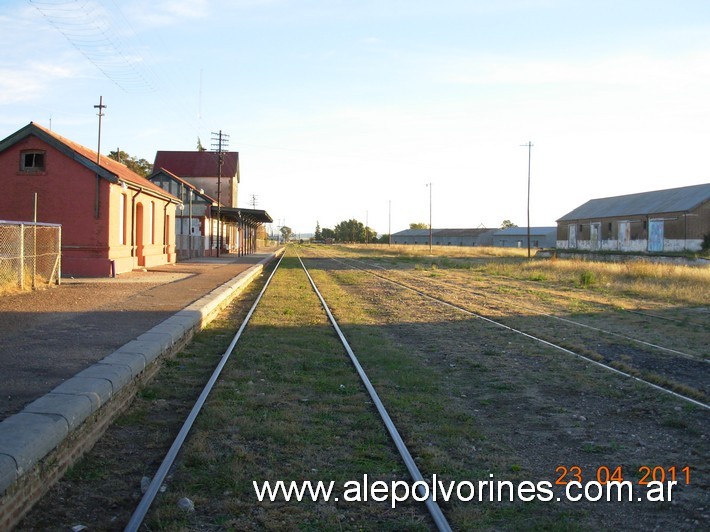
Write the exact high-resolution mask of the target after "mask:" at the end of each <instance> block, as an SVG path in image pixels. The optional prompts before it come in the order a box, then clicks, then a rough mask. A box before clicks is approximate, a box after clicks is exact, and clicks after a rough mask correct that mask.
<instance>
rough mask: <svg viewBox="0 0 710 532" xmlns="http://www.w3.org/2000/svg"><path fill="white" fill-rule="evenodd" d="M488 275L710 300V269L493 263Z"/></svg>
mask: <svg viewBox="0 0 710 532" xmlns="http://www.w3.org/2000/svg"><path fill="white" fill-rule="evenodd" d="M483 269H484V271H485V273H489V274H493V275H504V276H509V277H515V278H522V279H529V280H536V281H545V282H552V283H560V284H567V285H576V286H581V287H586V288H594V289H599V290H608V291H613V292H617V293H625V294H631V295H635V296H638V297H642V298H647V299H652V300H661V301H674V302H676V303H678V304H685V305H705V304H707V302H708V301H710V269H708V268H696V267H689V266H680V265H673V264H655V263H650V262H642V261H633V262H623V263H612V262H593V261H583V260H559V259H558V260H536V261H533V262H527V261H525V262H520V263H516V264H510V263H500V262H497V263H495V264H489V265H486V266H485V267H483Z"/></svg>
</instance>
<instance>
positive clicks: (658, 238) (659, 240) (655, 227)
mask: <svg viewBox="0 0 710 532" xmlns="http://www.w3.org/2000/svg"><path fill="white" fill-rule="evenodd" d="M648 250H649V251H663V220H649V222H648Z"/></svg>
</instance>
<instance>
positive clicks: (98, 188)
mask: <svg viewBox="0 0 710 532" xmlns="http://www.w3.org/2000/svg"><path fill="white" fill-rule="evenodd" d="M94 109H98V110H99V112H98V115H97V116H98V117H99V146H98V148H97V149H96V164H97V165H99V166H101V118H102V117H103V116H104V113H103V110H104V109H106V106H105V105H104V97H103V96H99V105H94ZM100 193H101V178H100V177H99V174H98V173H97V174H96V192H95V197H94V218H96V219H97V220H98V219H99V210H100V207H101V203H100V197H101V194H100Z"/></svg>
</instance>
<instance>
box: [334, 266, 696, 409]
mask: <svg viewBox="0 0 710 532" xmlns="http://www.w3.org/2000/svg"><path fill="white" fill-rule="evenodd" d="M331 260H334V261H336V262H338V259H334V258H331ZM340 262H342V261H340ZM351 268H355V269H357V270H361V271H363V272H365V273H367V274H370V275H373V276H375V277H379V278H380V279H383V280H385V281H387V282H390V283H393V284H396V285H398V286H401V287H402V288H406V289H407V290H411V291H413V292H415V293H416V294H419V295H420V296H422V297H424V298H427V299H431V300H432V301H436V302H437V303H439V304H442V305H445V306H447V307H450V308H453V309H455V310H458V311H459V312H463V313H464V314H468V315H469V316H472V317H474V318H478V319H480V320H483V321H485V322H487V323H490V324H492V325H496V326H498V327H502V328H503V329H507V330H508V331H511V332H514V333H516V334H520V335H522V336H524V337H526V338H529V339H530V340H534V341H536V342H539V343H541V344H543V345H546V346H548V347H552V348H553V349H557V350H558V351H562V352H563V353H566V354H568V355H572V356H574V357H577V358H579V359H581V360H584V361H586V362H588V363H590V364H593V365H596V366H599V367H600V368H604V369H606V370H607V371H611V372H612V373H616V374H617V375H621V376H622V377H626V378H629V379H632V380H635V381H636V382H640V383H642V384H645V385H646V386H650V387H651V388H653V389H655V390H658V391H660V392H664V393H667V394H669V395H672V396H674V397H676V398H678V399H682V400H683V401H686V402H689V403H692V404H694V405H696V406H700V407H702V408H706V409H709V410H710V404H707V403H703V402H702V401H698V400H696V399H693V398H692V397H688V396H686V395H683V394H680V393H678V392H674V391H673V390H669V389H668V388H664V387H662V386H659V385H658V384H654V383H652V382H650V381H647V380H645V379H642V378H640V377H636V376H635V375H631V374H630V373H626V372H625V371H621V370H619V369H616V368H615V367H612V366H608V365H606V364H603V363H602V362H599V361H597V360H594V359H592V358H589V357H586V356H584V355H582V354H580V353H576V352H574V351H572V350H570V349H567V348H566V347H562V346H560V345H557V344H555V343H552V342H549V341H548V340H544V339H543V338H539V337H537V336H534V335H532V334H529V333H526V332H525V331H521V330H519V329H516V328H514V327H510V326H509V325H505V324H504V323H501V322H498V321H496V320H493V319H491V318H487V317H486V316H483V315H481V314H477V313H475V312H472V311H470V310H468V309H465V308H463V307H460V306H458V305H454V304H453V303H449V302H448V301H446V300H444V299H441V298H438V297H435V296H432V295H430V294H427V293H425V292H422V291H421V290H419V289H417V288H414V287H412V286H409V285H407V284H406V283H403V282H401V281H395V280H393V279H390V278H388V277H386V276H384V275H380V274H378V273H375V272H372V271H370V270H367V269H365V268H361V267H359V266H351Z"/></svg>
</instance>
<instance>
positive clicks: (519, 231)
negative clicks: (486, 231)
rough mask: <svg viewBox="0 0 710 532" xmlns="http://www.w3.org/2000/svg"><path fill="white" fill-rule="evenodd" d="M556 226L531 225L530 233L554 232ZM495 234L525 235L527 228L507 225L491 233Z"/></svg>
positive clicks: (544, 233) (545, 233)
mask: <svg viewBox="0 0 710 532" xmlns="http://www.w3.org/2000/svg"><path fill="white" fill-rule="evenodd" d="M556 232H557V227H531V228H530V234H531V235H549V234H550V233H556ZM493 234H494V235H495V236H527V234H528V228H527V226H525V227H508V228H506V229H500V230H498V231H496V232H495V233H493Z"/></svg>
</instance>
